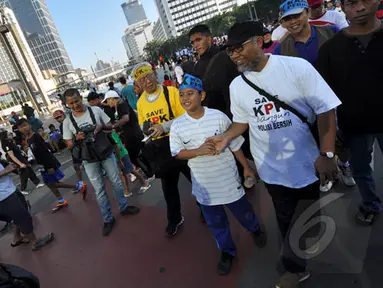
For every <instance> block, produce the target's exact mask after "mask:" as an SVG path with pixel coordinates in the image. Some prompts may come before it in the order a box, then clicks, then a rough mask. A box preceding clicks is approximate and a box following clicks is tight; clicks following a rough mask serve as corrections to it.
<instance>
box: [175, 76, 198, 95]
mask: <svg viewBox="0 0 383 288" xmlns="http://www.w3.org/2000/svg"><path fill="white" fill-rule="evenodd" d="M186 88H192V89H196V90H198V91H199V92H202V91H203V85H202V80H201V79H199V78H197V77H195V76H192V75H190V74H185V75H184V81H182V84H181V85H180V90H182V89H186Z"/></svg>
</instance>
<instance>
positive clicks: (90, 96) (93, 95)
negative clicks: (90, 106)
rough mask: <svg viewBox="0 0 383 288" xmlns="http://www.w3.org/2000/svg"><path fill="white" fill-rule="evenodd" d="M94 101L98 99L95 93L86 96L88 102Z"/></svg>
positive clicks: (98, 95) (98, 96)
mask: <svg viewBox="0 0 383 288" xmlns="http://www.w3.org/2000/svg"><path fill="white" fill-rule="evenodd" d="M95 99H100V94H97V93H96V92H90V93H89V94H88V98H87V100H88V102H90V101H92V100H95Z"/></svg>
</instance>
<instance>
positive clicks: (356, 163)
mask: <svg viewBox="0 0 383 288" xmlns="http://www.w3.org/2000/svg"><path fill="white" fill-rule="evenodd" d="M375 140H377V141H378V143H379V146H380V149H381V150H382V151H383V134H348V133H347V134H346V133H345V144H346V147H347V148H349V150H350V154H351V159H350V160H351V167H352V170H353V173H354V178H355V182H356V184H357V185H358V188H359V192H360V194H361V196H362V199H363V204H362V208H363V209H364V210H365V211H367V212H372V213H380V212H382V204H381V201H380V198H379V197H378V196H377V195H376V185H375V180H374V178H373V177H372V169H371V166H370V163H371V160H372V151H373V146H374V142H375Z"/></svg>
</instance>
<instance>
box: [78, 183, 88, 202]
mask: <svg viewBox="0 0 383 288" xmlns="http://www.w3.org/2000/svg"><path fill="white" fill-rule="evenodd" d="M76 186H77V187H76V189H77V191H78V192H80V193H81V194H82V200H85V198H86V194H87V186H86V184H85V183H84V182H83V181H79V182H77V185H76Z"/></svg>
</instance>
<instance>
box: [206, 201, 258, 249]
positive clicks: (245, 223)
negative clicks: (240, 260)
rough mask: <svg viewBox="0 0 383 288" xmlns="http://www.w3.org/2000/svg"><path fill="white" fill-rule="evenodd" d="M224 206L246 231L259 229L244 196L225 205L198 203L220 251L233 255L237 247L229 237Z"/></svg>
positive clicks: (228, 226)
mask: <svg viewBox="0 0 383 288" xmlns="http://www.w3.org/2000/svg"><path fill="white" fill-rule="evenodd" d="M225 206H226V207H227V208H229V209H230V211H231V213H232V214H233V216H234V217H235V218H236V219H237V221H238V222H239V223H240V224H241V225H242V227H243V228H245V229H246V230H247V231H248V232H256V231H257V230H258V229H259V225H258V218H257V216H256V215H255V214H254V212H253V208H252V207H251V204H250V203H249V202H248V201H247V199H246V197H245V196H243V197H242V198H241V199H239V200H238V201H235V202H233V203H230V204H226V205H215V206H205V205H202V204H200V207H201V210H202V213H203V215H204V217H205V220H206V223H207V225H208V226H209V228H210V230H211V231H212V232H213V235H214V237H215V240H216V242H217V246H218V248H219V249H220V250H221V251H222V252H226V253H229V254H230V255H233V256H234V255H235V254H236V253H237V249H236V247H235V244H234V242H233V239H232V237H231V233H230V224H229V220H228V219H227V215H226V212H225Z"/></svg>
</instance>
